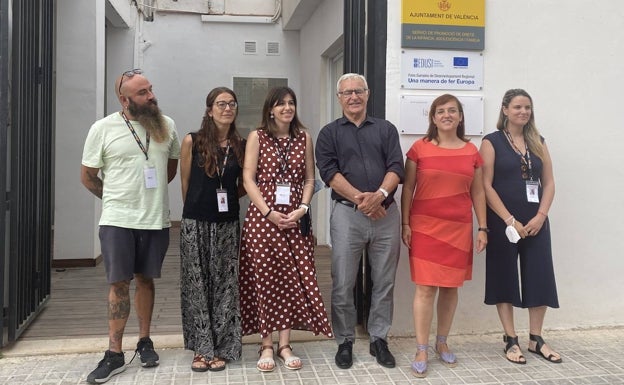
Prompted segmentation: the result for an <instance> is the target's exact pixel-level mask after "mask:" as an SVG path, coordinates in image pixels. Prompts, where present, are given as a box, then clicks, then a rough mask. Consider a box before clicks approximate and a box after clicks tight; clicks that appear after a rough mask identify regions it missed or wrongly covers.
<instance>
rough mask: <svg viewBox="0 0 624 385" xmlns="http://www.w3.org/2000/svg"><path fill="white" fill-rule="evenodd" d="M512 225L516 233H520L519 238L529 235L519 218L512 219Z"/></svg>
mask: <svg viewBox="0 0 624 385" xmlns="http://www.w3.org/2000/svg"><path fill="white" fill-rule="evenodd" d="M513 227H514V229H516V231H517V232H518V235H520V238H523V239H524V238H526V237H527V235H529V233H528V232H527V230H526V229H525V228H524V225H523V224H522V222H520V221H519V220H517V219H514V223H513Z"/></svg>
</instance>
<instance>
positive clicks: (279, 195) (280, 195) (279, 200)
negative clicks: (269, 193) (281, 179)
mask: <svg viewBox="0 0 624 385" xmlns="http://www.w3.org/2000/svg"><path fill="white" fill-rule="evenodd" d="M275 204H278V205H289V204H290V183H277V184H276V185H275Z"/></svg>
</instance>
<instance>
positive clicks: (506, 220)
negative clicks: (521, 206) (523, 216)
mask: <svg viewBox="0 0 624 385" xmlns="http://www.w3.org/2000/svg"><path fill="white" fill-rule="evenodd" d="M510 219H515V218H514V216H513V215H512V216H510V217H509V218H507V219H505V224H507V222H509V220H510ZM510 226H511V225H510Z"/></svg>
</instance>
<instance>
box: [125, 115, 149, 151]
mask: <svg viewBox="0 0 624 385" xmlns="http://www.w3.org/2000/svg"><path fill="white" fill-rule="evenodd" d="M121 116H122V117H123V118H124V120H125V121H126V125H127V126H128V128H129V129H130V132H132V136H134V140H136V142H137V144H138V145H139V148H140V149H141V151H143V154H145V160H148V159H149V157H148V156H147V151H149V144H150V134H149V131H147V130H145V142H146V146H143V142H141V138H139V135H137V133H136V131H134V127H132V123H130V121H129V120H128V117H126V114H125V113H124V112H123V111H121Z"/></svg>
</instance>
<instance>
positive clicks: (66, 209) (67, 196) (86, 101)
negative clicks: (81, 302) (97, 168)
mask: <svg viewBox="0 0 624 385" xmlns="http://www.w3.org/2000/svg"><path fill="white" fill-rule="evenodd" d="M104 12H105V11H104V2H100V1H96V2H91V1H88V2H85V1H82V0H65V1H60V2H58V4H57V15H58V19H59V20H60V22H58V23H57V48H56V50H57V54H56V57H57V63H56V109H57V110H56V150H55V154H56V159H55V177H56V179H55V191H56V192H55V194H54V195H55V199H56V201H55V205H54V210H55V211H54V229H55V231H54V259H55V260H57V259H83V258H93V256H94V255H97V254H99V250H96V249H99V247H98V246H99V244H97V243H96V239H95V237H94V235H93V234H94V231H95V228H96V226H97V219H98V218H96V216H98V214H97V213H96V212H97V211H98V209H97V205H98V203H97V202H96V200H95V199H94V198H93V195H92V194H91V193H90V192H88V191H87V190H86V189H85V188H84V187H83V186H82V184H81V183H80V162H81V159H82V144H83V143H84V139H85V137H86V134H87V131H88V129H89V127H90V126H91V124H92V123H93V122H94V121H95V120H96V119H99V118H101V117H102V116H103V106H104V97H105V93H104V92H105V91H104V72H103V66H102V65H101V63H103V62H104ZM68 20H71V21H72V22H71V23H69V22H62V21H68ZM77 47H80V48H79V49H77Z"/></svg>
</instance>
